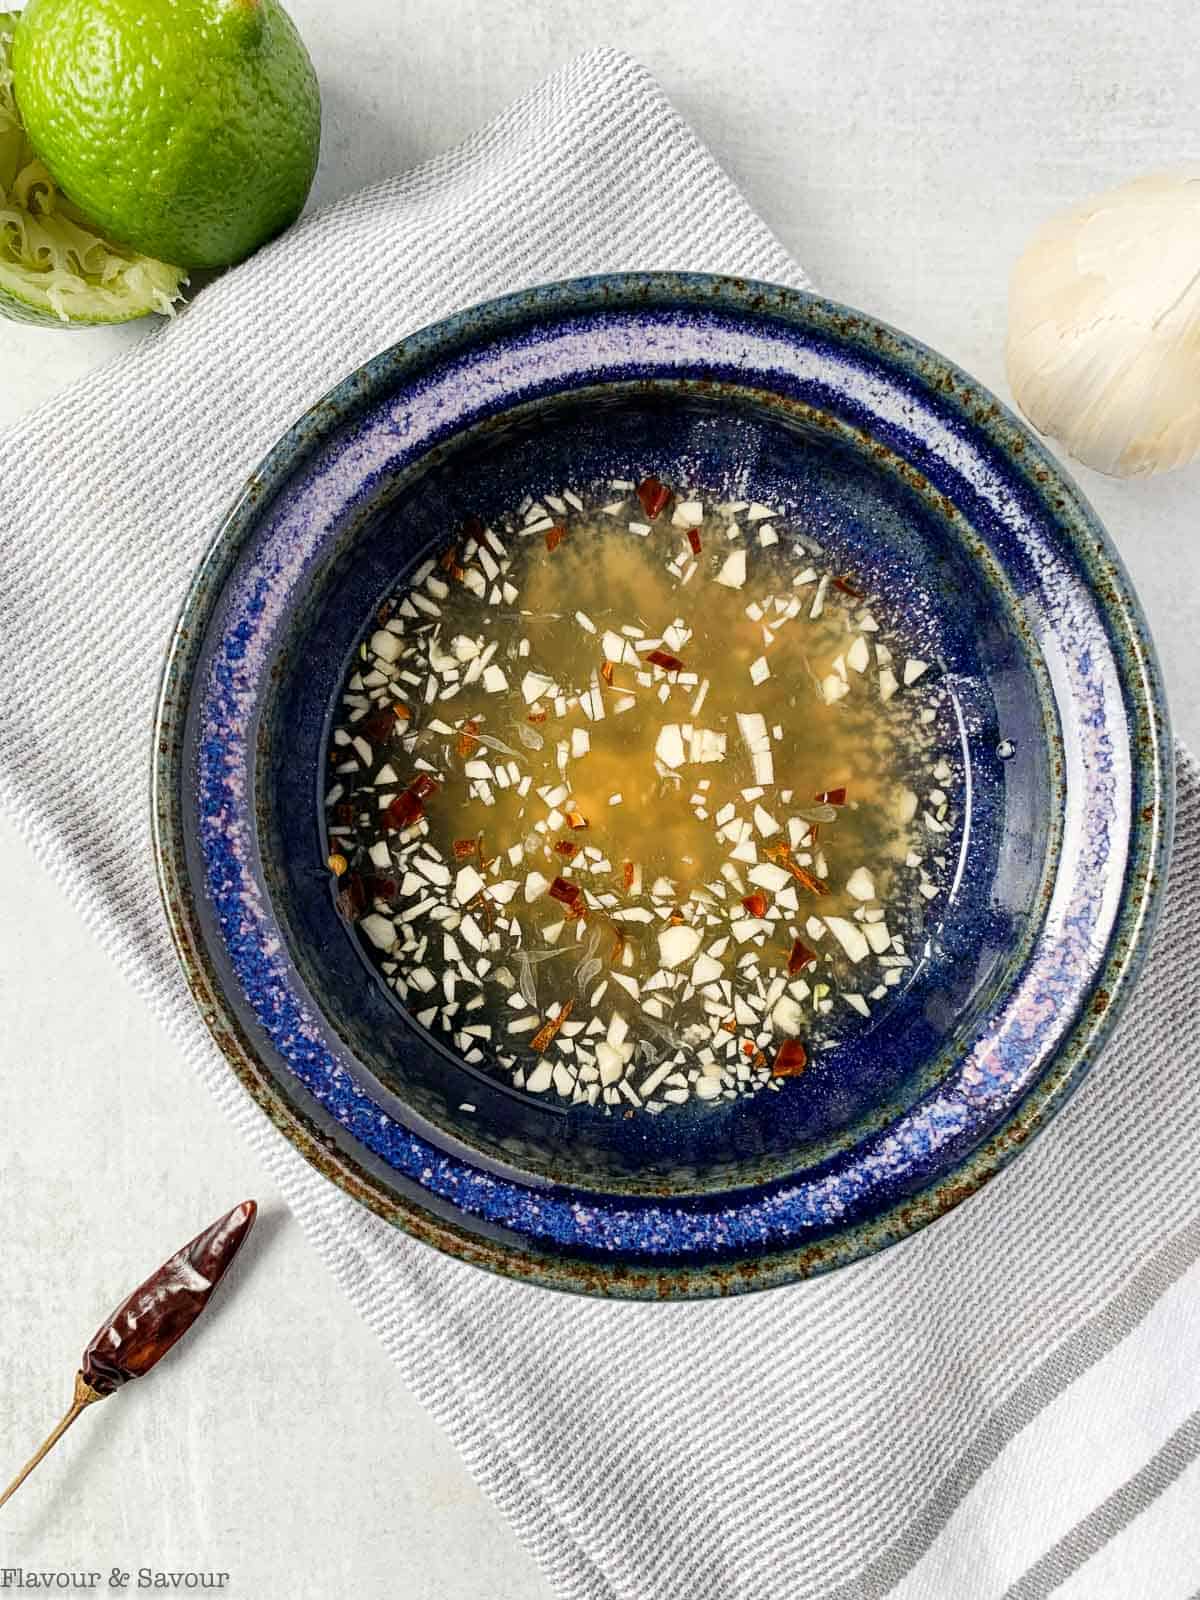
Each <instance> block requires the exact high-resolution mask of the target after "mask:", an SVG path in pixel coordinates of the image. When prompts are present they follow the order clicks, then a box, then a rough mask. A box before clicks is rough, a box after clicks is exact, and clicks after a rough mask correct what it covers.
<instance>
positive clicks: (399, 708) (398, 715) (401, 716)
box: [392, 700, 412, 722]
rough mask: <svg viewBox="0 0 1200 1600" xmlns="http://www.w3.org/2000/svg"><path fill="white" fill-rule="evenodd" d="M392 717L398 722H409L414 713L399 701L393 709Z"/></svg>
mask: <svg viewBox="0 0 1200 1600" xmlns="http://www.w3.org/2000/svg"><path fill="white" fill-rule="evenodd" d="M392 715H393V716H394V717H395V719H396V721H397V722H407V721H408V719H409V718H410V717H411V716H412V712H411V711H410V710H409V709H408V707H407V706H406V705H405V704H404V702H403V701H402V700H397V701H396V703H395V705H393V707H392Z"/></svg>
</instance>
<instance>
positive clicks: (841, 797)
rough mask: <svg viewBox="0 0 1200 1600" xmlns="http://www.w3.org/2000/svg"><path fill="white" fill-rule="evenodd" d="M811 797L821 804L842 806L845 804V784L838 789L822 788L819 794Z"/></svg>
mask: <svg viewBox="0 0 1200 1600" xmlns="http://www.w3.org/2000/svg"><path fill="white" fill-rule="evenodd" d="M813 799H814V800H815V801H816V802H817V804H818V805H822V806H844V805H845V804H846V786H845V785H844V784H843V785H842V787H841V788H840V789H822V790H821V792H820V794H815V795H813Z"/></svg>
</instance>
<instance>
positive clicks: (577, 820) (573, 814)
mask: <svg viewBox="0 0 1200 1600" xmlns="http://www.w3.org/2000/svg"><path fill="white" fill-rule="evenodd" d="M587 826H588V819H587V818H586V817H585V816H584V814H583V812H582V811H568V812H567V827H568V828H586V827H587Z"/></svg>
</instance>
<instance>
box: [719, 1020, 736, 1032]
mask: <svg viewBox="0 0 1200 1600" xmlns="http://www.w3.org/2000/svg"><path fill="white" fill-rule="evenodd" d="M720 1026H721V1027H722V1028H723V1029H724V1030H725V1032H726V1033H736V1032H737V1023H736V1022H735V1021H734V1020H733V1018H732V1017H730V1018H729V1020H728V1022H722V1023H721V1024H720Z"/></svg>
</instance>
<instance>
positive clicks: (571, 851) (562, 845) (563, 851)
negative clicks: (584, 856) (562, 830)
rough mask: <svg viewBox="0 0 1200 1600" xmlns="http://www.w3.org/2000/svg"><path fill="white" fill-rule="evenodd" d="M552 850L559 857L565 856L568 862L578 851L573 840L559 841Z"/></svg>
mask: <svg viewBox="0 0 1200 1600" xmlns="http://www.w3.org/2000/svg"><path fill="white" fill-rule="evenodd" d="M554 848H555V850H557V851H558V853H559V855H560V856H566V858H567V860H568V861H570V859H571V857H572V856H573V855H575V854H576V852H577V851H578V849H579V846H578V845H577V844H576V843H575V841H574V839H560V840H559V841H558V843H557V844H556V845H555V846H554Z"/></svg>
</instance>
